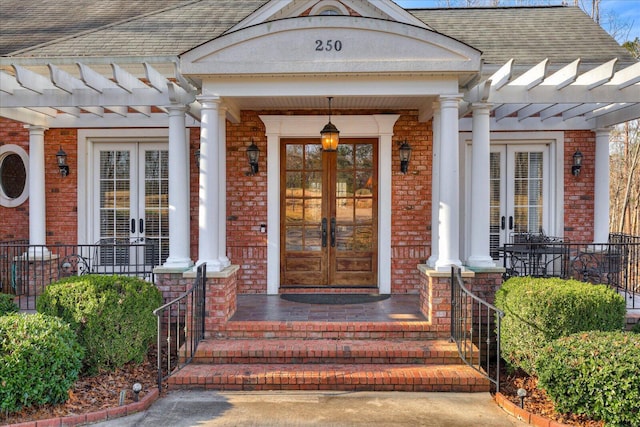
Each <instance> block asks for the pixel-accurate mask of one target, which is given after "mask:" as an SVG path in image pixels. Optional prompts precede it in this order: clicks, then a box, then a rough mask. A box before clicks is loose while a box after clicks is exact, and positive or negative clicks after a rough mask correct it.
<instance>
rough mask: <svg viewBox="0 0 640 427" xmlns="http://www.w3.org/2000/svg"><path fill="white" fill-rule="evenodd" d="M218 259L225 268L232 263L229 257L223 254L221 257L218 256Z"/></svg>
mask: <svg viewBox="0 0 640 427" xmlns="http://www.w3.org/2000/svg"><path fill="white" fill-rule="evenodd" d="M218 261H219V262H220V265H221V266H222V268H223V269H224V268H227V267H229V266H230V265H231V260H230V259H229V258H227V256H226V255H223V256H221V257H220V258H218Z"/></svg>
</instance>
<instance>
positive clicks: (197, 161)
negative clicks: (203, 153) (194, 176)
mask: <svg viewBox="0 0 640 427" xmlns="http://www.w3.org/2000/svg"><path fill="white" fill-rule="evenodd" d="M193 156H194V157H195V158H196V166H197V167H198V169H200V149H199V148H198V149H197V150H196V151H195V152H194V153H193Z"/></svg>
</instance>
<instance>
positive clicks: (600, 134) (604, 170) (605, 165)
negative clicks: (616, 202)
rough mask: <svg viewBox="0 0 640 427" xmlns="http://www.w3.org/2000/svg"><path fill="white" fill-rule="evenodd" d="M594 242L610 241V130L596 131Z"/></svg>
mask: <svg viewBox="0 0 640 427" xmlns="http://www.w3.org/2000/svg"><path fill="white" fill-rule="evenodd" d="M594 193H595V194H594V197H593V204H594V206H593V241H594V243H606V242H607V240H608V239H609V129H597V130H596V158H595V187H594Z"/></svg>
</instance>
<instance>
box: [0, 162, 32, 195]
mask: <svg viewBox="0 0 640 427" xmlns="http://www.w3.org/2000/svg"><path fill="white" fill-rule="evenodd" d="M0 185H1V186H2V192H3V193H4V194H5V196H7V198H9V199H17V198H18V197H20V195H21V194H22V192H23V191H24V188H25V186H26V185H27V169H26V168H25V167H24V163H22V158H21V157H20V156H19V155H17V154H15V153H12V154H9V155H8V156H6V157H5V158H4V159H2V164H1V165H0Z"/></svg>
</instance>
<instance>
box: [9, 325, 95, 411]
mask: <svg viewBox="0 0 640 427" xmlns="http://www.w3.org/2000/svg"><path fill="white" fill-rule="evenodd" d="M83 355H84V349H83V348H82V346H81V345H80V344H79V343H78V340H77V338H76V335H75V333H74V332H73V330H71V328H70V327H69V325H68V324H66V323H64V322H63V321H62V320H61V319H58V318H56V317H52V316H47V315H43V314H7V315H5V316H0V409H1V410H2V411H3V412H7V413H11V412H17V411H20V410H21V409H22V408H23V407H28V406H32V405H43V404H49V403H51V404H55V403H61V402H65V401H66V400H67V399H68V397H69V390H70V389H71V387H72V386H73V383H74V382H75V381H76V379H77V378H78V374H79V372H80V368H81V367H82V357H83Z"/></svg>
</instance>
